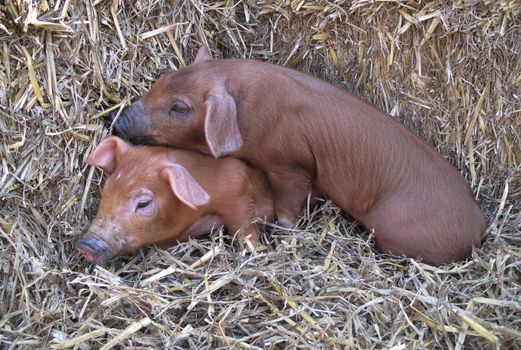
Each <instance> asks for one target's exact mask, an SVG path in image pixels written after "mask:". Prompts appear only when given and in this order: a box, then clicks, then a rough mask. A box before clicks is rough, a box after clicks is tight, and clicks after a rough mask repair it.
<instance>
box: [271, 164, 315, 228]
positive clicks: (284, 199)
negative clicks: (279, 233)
mask: <svg viewBox="0 0 521 350" xmlns="http://www.w3.org/2000/svg"><path fill="white" fill-rule="evenodd" d="M268 179H269V181H270V184H271V186H272V188H273V191H274V194H275V214H276V216H277V223H278V225H280V226H282V227H284V228H292V227H294V226H295V225H296V223H297V221H298V218H299V216H300V214H301V213H302V210H303V209H304V205H305V203H306V198H307V196H308V194H309V193H310V192H311V189H312V187H311V180H310V178H309V176H308V175H307V174H306V173H304V172H298V171H296V170H292V169H286V168H277V169H274V170H271V171H269V172H268Z"/></svg>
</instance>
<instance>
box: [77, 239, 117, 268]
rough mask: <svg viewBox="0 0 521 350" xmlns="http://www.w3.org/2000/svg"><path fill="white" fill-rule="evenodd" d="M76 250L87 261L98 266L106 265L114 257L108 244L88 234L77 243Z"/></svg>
mask: <svg viewBox="0 0 521 350" xmlns="http://www.w3.org/2000/svg"><path fill="white" fill-rule="evenodd" d="M76 249H78V250H79V251H80V253H81V254H83V256H84V257H85V260H87V261H88V262H90V263H93V264H98V265H102V264H104V263H106V262H107V261H108V260H109V259H110V258H112V256H113V255H114V254H113V253H112V252H111V250H110V248H109V246H108V244H107V243H106V242H104V241H103V240H102V239H100V238H98V237H96V236H94V235H92V234H86V235H85V236H84V237H83V238H82V239H80V240H79V241H78V243H76Z"/></svg>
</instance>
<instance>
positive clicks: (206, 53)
mask: <svg viewBox="0 0 521 350" xmlns="http://www.w3.org/2000/svg"><path fill="white" fill-rule="evenodd" d="M211 59H213V57H212V54H211V53H210V50H208V48H207V47H206V46H201V47H200V48H199V51H197V55H196V56H195V60H194V62H193V63H197V62H203V61H208V60H211Z"/></svg>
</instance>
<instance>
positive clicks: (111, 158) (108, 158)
mask: <svg viewBox="0 0 521 350" xmlns="http://www.w3.org/2000/svg"><path fill="white" fill-rule="evenodd" d="M130 147H131V146H130V145H129V144H128V143H126V142H125V141H123V140H122V139H120V138H119V137H117V136H111V137H107V138H106V139H105V140H103V141H101V143H100V144H99V145H98V147H96V148H95V149H94V151H92V153H91V154H90V155H89V158H88V159H87V163H88V164H90V165H94V166H97V167H100V168H102V169H103V170H105V171H106V172H108V173H109V174H111V173H113V172H114V170H116V166H117V164H118V161H119V160H120V159H121V156H122V155H123V154H124V153H125V152H127V150H128V149H129V148H130Z"/></svg>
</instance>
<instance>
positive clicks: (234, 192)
mask: <svg viewBox="0 0 521 350" xmlns="http://www.w3.org/2000/svg"><path fill="white" fill-rule="evenodd" d="M87 162H88V163H89V164H91V165H95V166H98V167H100V168H102V169H103V170H105V171H106V172H108V173H109V174H110V176H109V177H108V178H107V180H106V182H105V185H104V188H103V192H102V195H101V201H100V204H99V208H98V213H97V215H96V217H95V218H94V220H93V222H92V224H91V226H90V228H89V229H88V231H87V233H86V234H85V236H84V237H83V238H82V239H81V240H80V241H79V242H78V243H77V249H78V250H79V251H80V252H81V253H82V254H83V255H84V257H85V258H86V259H87V260H88V261H89V262H92V263H96V264H102V263H105V262H106V261H108V260H109V259H111V258H112V257H114V256H117V255H122V254H126V253H129V252H132V251H134V250H136V249H137V248H139V247H143V246H147V245H152V244H157V245H158V246H160V247H162V248H166V247H169V246H172V245H174V244H175V243H176V242H177V241H183V240H187V239H188V238H189V237H193V236H197V235H201V234H204V233H207V232H209V231H211V229H212V228H213V227H216V226H220V225H222V224H224V225H225V226H226V228H227V229H228V232H229V233H230V234H235V233H236V232H238V235H239V236H238V239H236V240H235V242H238V243H241V244H242V243H247V244H248V247H249V248H250V249H253V247H254V246H255V245H257V243H258V241H259V236H258V235H259V231H258V228H257V225H256V224H255V223H252V221H254V219H256V218H262V219H265V220H271V219H272V218H273V216H274V209H273V199H272V192H271V189H270V187H269V184H268V182H267V180H266V178H265V177H264V175H263V173H262V172H261V171H260V170H257V169H255V168H252V167H248V166H247V165H246V164H244V163H243V162H241V161H239V160H237V159H235V158H220V159H214V158H212V157H209V156H206V155H203V154H200V153H198V152H195V151H186V150H177V149H173V148H166V147H146V146H141V147H139V146H138V147H136V146H132V145H130V144H128V143H126V142H125V141H123V140H122V139H120V138H118V137H115V136H113V137H109V138H107V139H105V140H104V141H102V142H101V143H100V145H99V146H98V147H97V148H96V149H95V150H94V151H93V153H92V154H91V155H90V156H89V158H88V161H87Z"/></svg>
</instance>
